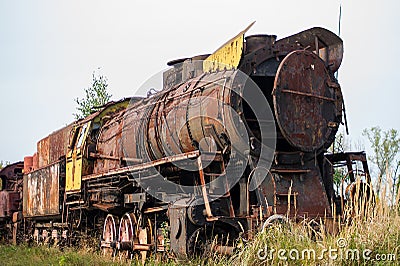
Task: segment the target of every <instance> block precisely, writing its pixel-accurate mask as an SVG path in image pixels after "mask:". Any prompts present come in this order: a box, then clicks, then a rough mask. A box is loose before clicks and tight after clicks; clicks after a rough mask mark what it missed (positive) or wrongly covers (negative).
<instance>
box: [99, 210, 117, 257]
mask: <svg viewBox="0 0 400 266" xmlns="http://www.w3.org/2000/svg"><path fill="white" fill-rule="evenodd" d="M117 225H118V217H116V216H114V215H112V214H108V215H107V217H106V219H105V220H104V227H103V235H102V241H101V248H102V250H103V255H104V256H115V253H116V248H115V243H116V241H117V232H118V231H117Z"/></svg>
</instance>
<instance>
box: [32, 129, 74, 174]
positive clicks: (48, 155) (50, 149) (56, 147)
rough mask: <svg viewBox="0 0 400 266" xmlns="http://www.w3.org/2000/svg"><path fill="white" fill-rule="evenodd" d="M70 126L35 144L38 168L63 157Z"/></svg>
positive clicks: (65, 151)
mask: <svg viewBox="0 0 400 266" xmlns="http://www.w3.org/2000/svg"><path fill="white" fill-rule="evenodd" d="M71 129H72V124H70V125H68V126H66V127H63V128H61V129H59V130H57V131H55V132H53V133H51V134H50V135H49V136H47V137H45V138H43V139H41V140H40V141H38V143H37V156H38V168H41V167H44V166H46V165H49V164H52V163H55V162H57V161H58V160H59V159H60V158H61V157H63V156H65V155H66V153H67V148H68V141H69V137H70V132H71Z"/></svg>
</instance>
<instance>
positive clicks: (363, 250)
mask: <svg viewBox="0 0 400 266" xmlns="http://www.w3.org/2000/svg"><path fill="white" fill-rule="evenodd" d="M357 193H358V192H357ZM398 202H399V196H398V198H397V204H396V205H394V206H389V205H388V204H387V201H379V200H377V201H376V202H375V201H371V199H367V198H366V197H360V195H358V194H356V195H355V196H354V200H353V202H352V204H349V206H348V207H347V208H346V209H345V212H344V215H342V216H341V218H340V219H339V221H336V222H335V225H334V226H333V225H332V224H329V223H327V222H323V221H322V219H321V220H319V221H302V222H299V223H292V222H289V223H286V224H279V223H278V224H275V225H273V226H270V227H268V228H266V230H265V231H264V232H260V233H258V234H255V236H254V238H253V239H252V240H249V241H248V242H245V241H244V240H239V241H238V243H237V247H238V248H237V249H236V252H235V253H234V254H233V255H231V256H222V255H220V254H218V253H215V252H214V253H211V254H210V255H209V256H208V257H207V258H205V257H201V258H198V259H195V260H187V261H177V260H175V259H164V260H161V259H155V258H154V257H150V258H149V259H148V260H147V263H146V265H229V266H233V265H398V264H399V263H400V251H399V249H400V211H399V204H398ZM367 203H368V204H367ZM316 224H318V226H316ZM328 225H329V226H328ZM383 259H384V260H383ZM0 264H1V265H141V262H140V261H139V260H129V261H127V260H125V259H121V258H120V257H118V256H117V257H114V258H105V257H103V256H102V255H101V254H100V252H99V251H94V250H93V249H84V250H83V249H81V250H78V249H73V248H68V249H65V250H63V251H61V250H60V249H58V248H48V247H44V246H40V247H27V246H17V247H15V246H0Z"/></svg>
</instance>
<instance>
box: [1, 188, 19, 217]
mask: <svg viewBox="0 0 400 266" xmlns="http://www.w3.org/2000/svg"><path fill="white" fill-rule="evenodd" d="M19 202H20V195H19V192H15V191H6V190H3V191H0V219H1V218H6V217H8V218H10V217H12V215H13V212H17V211H18V210H19Z"/></svg>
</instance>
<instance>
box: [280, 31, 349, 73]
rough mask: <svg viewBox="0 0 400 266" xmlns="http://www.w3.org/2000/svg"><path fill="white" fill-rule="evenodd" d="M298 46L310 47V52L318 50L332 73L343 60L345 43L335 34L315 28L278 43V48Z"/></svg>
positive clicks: (318, 53)
mask: <svg viewBox="0 0 400 266" xmlns="http://www.w3.org/2000/svg"><path fill="white" fill-rule="evenodd" d="M289 44H291V45H297V46H299V47H304V48H306V47H308V48H309V50H311V51H313V50H316V51H317V52H316V54H317V55H319V56H320V57H321V58H322V59H323V60H324V61H325V64H326V65H327V66H329V67H330V68H331V70H332V72H336V71H337V70H338V69H339V67H340V64H341V62H342V58H343V41H342V40H341V39H340V37H339V36H337V35H336V34H334V33H333V32H331V31H329V30H327V29H324V28H320V27H315V28H312V29H308V30H305V31H302V32H299V33H297V34H294V35H292V36H289V37H286V38H284V39H281V40H279V41H277V43H276V45H277V46H281V45H282V46H283V45H289Z"/></svg>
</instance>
